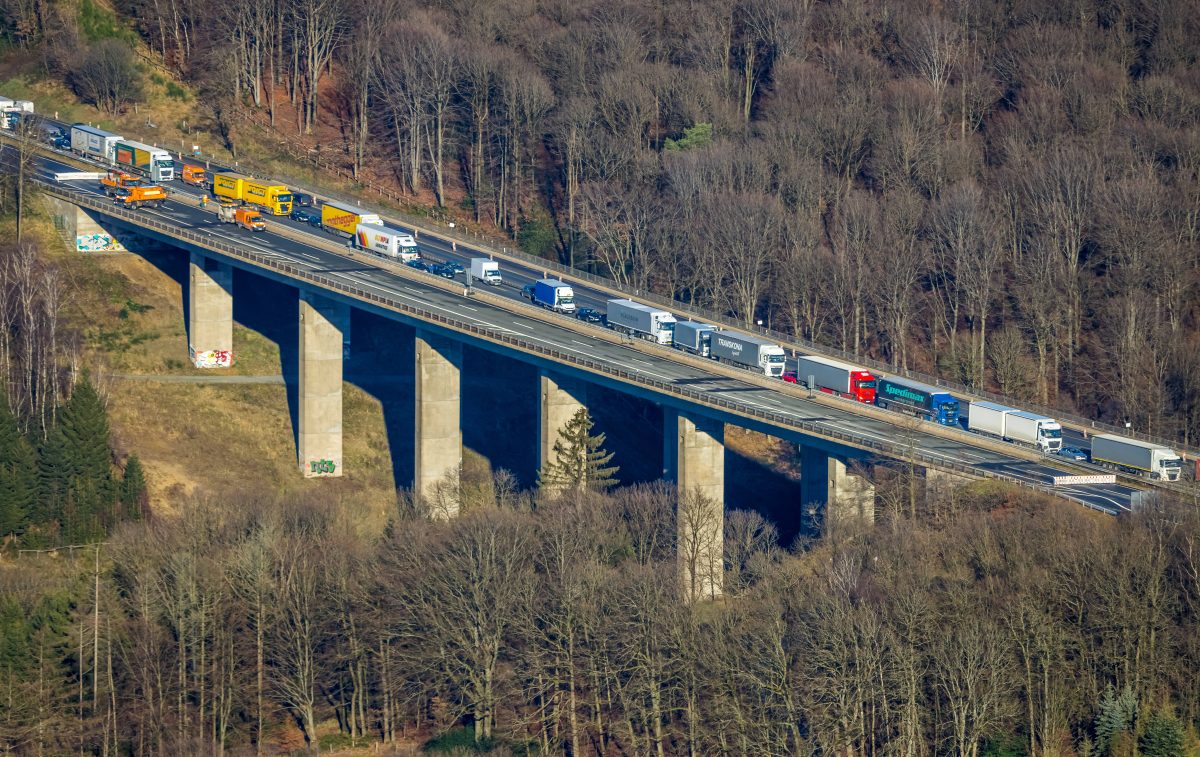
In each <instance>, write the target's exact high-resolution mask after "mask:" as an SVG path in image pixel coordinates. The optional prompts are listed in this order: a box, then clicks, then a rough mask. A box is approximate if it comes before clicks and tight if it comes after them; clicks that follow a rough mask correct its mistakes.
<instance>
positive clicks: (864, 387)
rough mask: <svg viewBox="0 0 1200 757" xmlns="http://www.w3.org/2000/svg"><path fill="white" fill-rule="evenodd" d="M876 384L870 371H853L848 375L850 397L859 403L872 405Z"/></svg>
mask: <svg viewBox="0 0 1200 757" xmlns="http://www.w3.org/2000/svg"><path fill="white" fill-rule="evenodd" d="M877 383H878V382H876V380H875V376H874V375H873V374H872V373H871V372H870V371H853V372H852V373H851V374H850V395H851V396H852V397H853V398H854V399H856V400H858V401H859V402H865V403H867V404H868V405H873V404H875V386H876V384H877Z"/></svg>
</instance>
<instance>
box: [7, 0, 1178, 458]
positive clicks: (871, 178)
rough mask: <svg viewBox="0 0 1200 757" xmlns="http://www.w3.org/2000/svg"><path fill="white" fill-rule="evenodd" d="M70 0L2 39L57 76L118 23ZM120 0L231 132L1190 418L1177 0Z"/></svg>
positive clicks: (798, 329) (559, 247)
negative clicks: (246, 120)
mask: <svg viewBox="0 0 1200 757" xmlns="http://www.w3.org/2000/svg"><path fill="white" fill-rule="evenodd" d="M63 2H65V0H58V2H57V3H56V0H38V2H25V1H24V0H5V2H4V6H5V8H6V12H7V18H8V20H9V29H10V31H9V35H10V38H12V39H13V40H14V41H16V42H18V43H20V44H26V45H30V46H40V49H45V50H47V51H48V55H49V60H50V61H51V62H52V65H56V66H58V67H59V68H60V69H61V70H63V71H70V72H73V75H74V76H76V78H79V68H78V66H79V65H82V64H86V66H85V68H86V70H87V71H91V70H92V69H93V68H95V67H98V66H99V64H98V62H97V58H98V57H99V58H101V59H107V58H108V57H111V54H112V51H113V48H114V47H119V45H115V46H114V45H113V44H111V40H110V41H109V43H103V44H100V47H102V48H103V50H102V51H101V52H97V45H96V44H93V45H91V46H89V45H87V44H83V45H81V44H79V40H78V35H79V34H80V33H81V32H80V31H79V24H78V23H71V22H68V21H62V20H56V18H57V17H56V12H55V9H58V8H60V7H61V3H63ZM89 7H90V6H89ZM118 7H119V8H120V9H121V10H123V11H124V12H125V13H126V14H127V15H128V17H129V18H132V19H137V21H136V25H137V29H138V31H139V32H140V33H141V35H142V39H143V40H144V44H145V45H146V46H147V47H148V48H149V49H150V50H152V51H153V53H154V54H155V55H157V56H158V57H159V58H160V59H161V60H163V61H165V62H166V64H167V65H168V66H169V67H170V68H171V69H173V70H175V71H177V72H179V74H180V75H182V76H183V77H185V78H186V79H187V80H188V81H190V82H191V83H193V84H194V85H195V86H196V87H197V88H198V91H199V93H200V95H199V98H200V101H201V102H203V103H204V104H205V106H206V107H207V108H208V110H209V112H210V115H211V116H212V118H213V120H214V121H215V122H216V123H217V124H218V125H219V126H220V127H221V130H222V131H223V132H225V133H226V136H228V137H229V138H230V139H231V140H232V141H234V142H236V129H234V130H233V131H230V126H229V125H230V124H231V123H233V122H234V120H233V119H232V116H231V114H234V113H237V112H242V113H244V112H246V111H253V112H254V113H257V114H259V116H260V118H261V120H263V121H264V122H265V121H269V122H270V123H271V124H273V125H274V127H275V128H276V129H278V130H279V131H280V132H281V133H283V134H284V135H287V134H291V135H300V136H299V137H298V139H300V140H301V141H302V142H303V139H304V138H303V135H305V134H308V133H310V132H315V133H318V134H319V133H320V132H321V126H322V124H325V125H326V126H325V130H326V137H324V139H325V140H326V143H325V144H324V145H323V147H324V148H326V149H325V150H324V151H323V154H324V155H326V156H328V155H329V154H330V153H331V152H338V151H340V152H341V153H343V157H344V160H345V161H346V162H347V164H348V165H352V166H353V167H354V169H355V171H367V172H370V173H372V175H375V176H378V175H380V174H386V175H389V176H392V177H394V179H395V180H396V181H397V182H399V183H400V184H401V185H402V186H403V187H404V188H405V189H407V190H408V191H410V192H412V193H413V194H414V195H415V196H417V197H419V198H425V199H427V200H428V201H429V202H431V203H434V204H436V205H445V206H452V207H453V208H455V209H456V211H457V212H461V213H470V214H472V215H473V216H474V217H475V218H476V219H477V220H479V221H481V222H484V223H491V224H494V225H495V226H497V227H499V228H501V229H504V230H506V231H508V232H509V233H511V234H513V235H514V236H516V237H517V238H519V239H520V240H522V242H523V243H524V244H526V246H527V247H529V248H530V249H533V250H535V251H538V252H542V253H543V254H547V255H558V256H559V257H561V259H562V260H564V261H567V262H570V263H573V264H575V265H578V266H582V267H586V268H590V269H593V270H596V271H598V272H600V273H603V274H606V275H609V276H611V277H613V278H614V279H617V280H618V281H621V282H623V283H625V284H628V285H630V286H632V287H639V288H641V287H649V288H652V289H655V290H657V291H659V292H661V293H663V294H668V293H669V294H672V295H674V296H677V297H682V298H684V299H688V300H691V301H692V302H694V303H697V304H699V305H703V306H708V307H712V308H716V309H718V310H722V311H726V312H728V313H730V314H731V315H733V316H735V317H738V318H742V319H744V320H746V321H747V322H752V321H755V320H762V321H764V323H766V324H768V325H770V326H772V327H776V328H780V329H784V330H790V331H793V332H795V333H796V334H798V335H800V336H803V337H805V338H808V339H813V340H816V341H821V342H825V343H828V344H830V345H834V346H838V347H842V348H845V349H847V350H851V351H854V352H858V353H861V354H864V355H869V356H873V357H879V358H883V359H886V360H889V361H892V362H894V363H897V364H900V365H903V366H908V367H915V368H921V369H926V370H935V369H936V370H937V371H938V372H940V373H941V374H942V375H943V376H946V377H949V378H955V379H960V380H962V381H965V382H967V383H969V384H972V385H975V386H986V387H988V388H992V389H998V390H1002V391H1003V392H1005V393H1008V394H1010V395H1012V396H1014V397H1016V398H1019V399H1029V400H1038V401H1042V402H1048V403H1057V404H1059V405H1061V406H1063V407H1073V408H1076V409H1078V410H1080V411H1082V412H1084V413H1086V414H1089V415H1092V416H1094V417H1101V418H1103V419H1106V420H1111V421H1130V422H1132V424H1133V427H1134V428H1135V429H1137V430H1140V431H1149V432H1153V433H1161V434H1164V435H1171V436H1177V437H1178V438H1180V439H1184V440H1188V441H1191V440H1194V438H1195V437H1196V434H1197V431H1198V430H1200V364H1198V363H1197V360H1200V358H1198V357H1197V356H1198V355H1200V350H1197V346H1198V340H1200V337H1198V334H1197V326H1198V324H1197V322H1196V318H1197V312H1196V310H1197V308H1196V303H1197V301H1198V298H1197V297H1196V270H1197V264H1198V262H1200V261H1198V255H1200V247H1198V244H1197V235H1198V223H1200V212H1198V211H1200V204H1198V203H1200V179H1198V171H1200V135H1198V133H1197V131H1196V117H1197V113H1198V108H1200V82H1198V81H1197V78H1196V70H1197V67H1196V57H1197V51H1198V50H1200V28H1198V26H1200V21H1197V19H1200V7H1198V5H1197V3H1196V2H1194V1H1191V2H1189V1H1187V0H1181V1H1179V2H1137V1H1134V0H1129V1H1127V2H1123V1H1122V0H1111V1H1110V0H1078V1H1076V2H1051V1H1049V0H1020V1H1019V2H999V1H996V0H975V1H968V0H958V1H956V2H949V3H944V4H943V3H939V4H929V3H920V2H896V3H879V2H871V1H869V0H836V1H833V2H814V1H813V0H666V1H664V2H658V3H640V2H624V1H622V0H592V1H591V2H587V1H585V2H577V1H576V0H570V1H569V2H567V1H561V0H545V1H543V2H533V1H532V0H506V1H505V2H491V3H476V2H455V1H453V0H440V1H436V2H422V3H411V2H405V0H360V1H358V2H352V3H347V2H340V1H339V0H296V1H295V2H293V1H291V0H289V1H288V2H284V1H283V0H247V2H243V3H215V2H211V0H153V2H151V0H120V2H119V3H118ZM58 15H60V16H61V15H62V13H61V11H58ZM94 27H95V24H92V25H91V26H89V27H87V28H88V29H90V30H91V31H90V32H89V33H90V34H91V35H92V37H94V36H95V29H94ZM51 30H53V31H54V33H53V34H52V33H51ZM60 30H61V31H62V33H59V31H60ZM115 33H116V32H114V34H115ZM72 34H74V35H76V36H75V37H73V36H72ZM101 53H102V54H101ZM73 66H74V67H73ZM100 68H102V70H103V71H108V72H111V71H112V70H113V69H112V67H111V66H108V67H100ZM85 78H87V77H85ZM77 90H78V91H79V92H80V93H81V95H83V96H84V97H87V98H89V99H91V100H93V101H95V102H96V103H97V104H99V105H102V106H103V107H106V108H117V107H120V105H121V103H122V102H123V101H125V100H127V99H128V98H129V97H133V96H135V94H134V92H133V89H129V88H122V87H115V88H113V87H109V88H104V87H95V86H93V87H91V88H87V87H84V86H82V85H81V84H80V85H77ZM96 92H103V93H104V97H105V98H108V99H102V98H101V96H100V95H98V94H96ZM89 93H90V94H89ZM114 95H115V96H114ZM123 97H124V98H125V100H123V99H122V98H123ZM329 124H333V125H334V127H335V128H336V129H338V130H339V131H338V132H337V134H338V136H336V137H333V138H332V144H331V138H330V137H329V134H330V131H329V129H330V128H331V127H330V126H329ZM334 148H336V149H334Z"/></svg>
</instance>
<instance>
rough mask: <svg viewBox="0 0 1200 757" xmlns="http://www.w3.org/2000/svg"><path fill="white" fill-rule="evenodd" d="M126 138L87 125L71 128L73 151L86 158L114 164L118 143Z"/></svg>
mask: <svg viewBox="0 0 1200 757" xmlns="http://www.w3.org/2000/svg"><path fill="white" fill-rule="evenodd" d="M122 139H124V137H122V136H121V135H120V134H113V133H112V132H109V131H104V130H103V129H97V128H95V127H92V126H88V125H86V124H75V125H74V126H72V127H71V150H72V152H75V153H78V154H79V155H82V156H84V157H86V158H93V159H95V160H102V161H105V162H107V163H112V162H114V160H115V158H116V155H115V153H116V147H117V143H118V142H120V141H121V140H122Z"/></svg>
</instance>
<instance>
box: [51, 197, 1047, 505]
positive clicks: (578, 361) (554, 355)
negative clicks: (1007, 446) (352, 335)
mask: <svg viewBox="0 0 1200 757" xmlns="http://www.w3.org/2000/svg"><path fill="white" fill-rule="evenodd" d="M43 186H45V187H46V190H47V191H48V192H49V193H50V194H53V195H58V196H60V197H62V198H64V199H67V200H69V201H71V202H73V203H76V204H78V205H80V206H82V207H90V208H93V209H95V210H97V211H99V212H102V213H104V214H106V215H111V216H114V217H116V218H118V219H122V220H126V221H128V222H131V223H133V224H134V225H137V226H144V227H147V228H150V229H153V230H155V231H157V232H159V233H161V234H163V235H164V236H166V237H169V238H174V239H179V240H181V241H186V242H189V243H192V244H195V245H197V246H199V247H202V248H208V249H212V250H214V251H215V252H219V253H221V254H224V255H227V256H229V257H232V258H236V259H242V260H246V261H248V262H251V263H253V264H255V265H256V266H259V267H263V268H269V269H273V270H276V271H279V272H280V273H283V274H285V275H287V276H288V277H291V278H295V279H299V280H302V281H307V282H311V283H313V284H316V285H318V286H320V287H322V288H325V289H328V290H332V291H336V292H340V293H342V294H345V295H349V296H351V297H353V298H354V299H358V300H362V301H365V302H372V303H376V304H379V305H381V306H384V307H385V308H387V309H390V310H394V311H397V312H402V313H406V314H408V315H411V316H414V317H417V318H419V319H420V320H424V321H427V322H432V323H438V324H443V325H446V326H448V327H451V328H453V329H454V330H457V331H460V332H466V333H471V334H475V335H478V336H480V337H483V338H486V339H488V340H490V341H493V342H497V343H501V344H507V345H510V346H513V347H515V348H517V349H519V350H521V351H524V352H527V353H532V354H537V355H542V356H545V357H548V358H551V359H552V360H554V361H556V362H560V363H566V364H569V365H575V366H578V367H581V368H584V369H586V370H588V371H590V372H593V373H599V374H604V375H609V376H612V377H614V378H617V379H619V380H621V381H623V382H625V383H631V384H638V385H643V386H648V387H650V388H653V389H655V390H657V391H659V392H661V393H664V394H667V395H673V396H677V397H680V398H684V399H687V400H689V401H691V402H694V403H696V404H699V405H702V406H707V407H711V408H717V409H722V410H726V411H729V412H731V413H734V414H736V415H741V416H744V417H750V418H757V419H760V420H763V421H766V422H768V423H770V424H772V425H776V426H780V427H784V428H793V429H795V430H798V431H801V432H804V433H806V434H809V435H812V436H817V437H822V438H828V439H833V440H836V441H839V442H842V443H844V444H847V445H848V446H852V447H856V448H859V449H863V450H867V451H878V452H881V453H885V454H887V455H888V456H890V457H897V458H900V459H907V460H911V461H912V462H914V463H918V464H922V465H926V466H930V467H934V468H939V469H942V470H949V471H952V472H954V473H957V474H960V475H963V476H967V477H983V478H1005V479H1006V480H1016V479H1008V478H1007V477H1004V476H998V475H996V474H995V473H994V472H992V471H982V470H979V469H975V468H971V467H968V466H966V465H963V464H961V463H958V462H954V461H948V460H945V459H941V458H936V457H933V456H931V455H926V454H924V453H921V452H919V451H917V450H915V449H912V448H911V447H907V446H906V445H903V444H888V443H884V442H880V441H877V440H875V439H872V438H869V437H866V436H862V435H858V434H853V433H848V432H845V431H841V430H838V429H833V428H828V427H822V426H818V425H817V424H816V423H813V422H810V421H805V420H802V419H795V418H790V417H787V416H784V415H781V414H779V413H774V412H770V411H767V410H763V409H760V408H755V407H750V406H746V405H740V404H737V403H735V402H732V401H730V400H727V399H725V398H723V397H716V396H711V395H706V394H703V393H701V392H699V391H696V390H694V389H691V388H688V387H681V386H677V385H675V384H671V383H668V382H664V381H659V380H657V379H654V378H651V377H649V376H645V375H643V374H641V373H640V372H637V371H628V370H624V369H622V368H617V367H614V366H611V365H608V364H605V363H601V362H597V361H594V360H591V359H588V358H582V357H578V356H576V355H572V354H570V353H566V352H562V351H559V350H556V349H554V348H552V347H547V346H544V345H541V344H538V343H536V342H530V341H525V340H524V339H521V338H519V337H517V336H513V335H511V334H506V333H503V332H499V331H495V330H492V329H490V328H486V327H483V326H479V325H476V324H472V323H469V322H466V321H461V320H458V319H457V318H452V317H450V316H447V315H444V314H441V313H435V312H432V311H429V310H425V309H423V308H421V307H418V306H416V305H413V304H410V303H407V302H404V301H402V300H397V299H394V298H391V297H386V296H383V295H379V294H377V293H375V292H371V291H367V290H365V289H362V288H359V287H355V286H351V285H349V284H345V283H343V282H340V281H337V280H335V279H331V278H327V277H325V276H322V275H320V274H316V273H312V272H309V271H305V270H302V269H300V268H297V267H295V266H293V265H291V264H289V263H286V262H284V261H280V260H277V259H275V258H272V257H267V256H265V255H261V254H259V253H256V252H252V251H248V250H243V249H240V248H238V247H236V246H235V245H231V244H227V243H225V242H223V241H221V240H218V239H213V238H212V237H210V236H205V235H202V234H198V233H196V232H193V231H190V230H187V229H181V228H179V227H176V226H172V225H169V224H165V223H162V222H160V221H158V220H156V219H154V218H152V217H148V216H145V215H140V214H137V213H136V211H132V210H128V209H126V208H121V207H117V206H113V205H110V204H109V203H105V202H103V201H101V200H99V199H97V198H95V197H93V196H91V195H88V194H84V193H80V192H76V191H73V190H69V189H65V188H63V187H59V186H54V185H49V184H43ZM1051 493H1052V492H1051Z"/></svg>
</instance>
